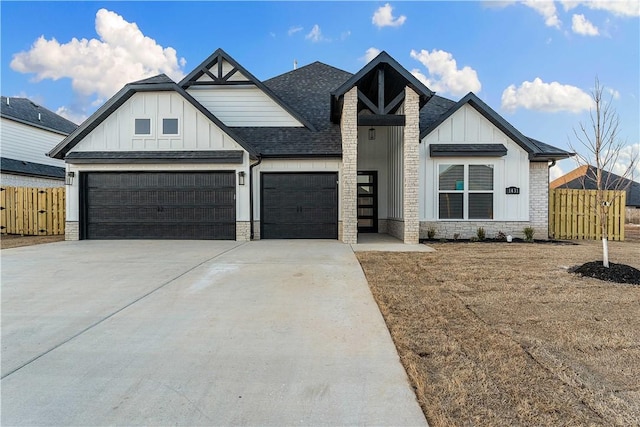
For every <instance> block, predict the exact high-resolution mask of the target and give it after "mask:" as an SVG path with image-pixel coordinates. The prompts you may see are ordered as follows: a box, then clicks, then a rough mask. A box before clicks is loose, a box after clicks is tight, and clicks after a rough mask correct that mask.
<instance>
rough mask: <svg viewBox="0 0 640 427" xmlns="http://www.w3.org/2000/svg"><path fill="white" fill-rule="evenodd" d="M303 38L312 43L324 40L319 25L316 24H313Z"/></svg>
mask: <svg viewBox="0 0 640 427" xmlns="http://www.w3.org/2000/svg"><path fill="white" fill-rule="evenodd" d="M305 39H307V40H311V41H312V42H314V43H317V42H319V41H322V40H324V37H323V36H322V31H321V30H320V26H319V25H318V24H316V25H314V26H313V28H312V29H311V31H309V34H307V35H306V36H305Z"/></svg>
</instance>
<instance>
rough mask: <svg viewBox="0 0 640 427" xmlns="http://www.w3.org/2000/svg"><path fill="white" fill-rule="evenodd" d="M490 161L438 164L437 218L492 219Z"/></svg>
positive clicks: (491, 166) (491, 167) (491, 174)
mask: <svg viewBox="0 0 640 427" xmlns="http://www.w3.org/2000/svg"><path fill="white" fill-rule="evenodd" d="M493 178H494V174H493V165H445V164H441V165H439V166H438V218H439V219H493Z"/></svg>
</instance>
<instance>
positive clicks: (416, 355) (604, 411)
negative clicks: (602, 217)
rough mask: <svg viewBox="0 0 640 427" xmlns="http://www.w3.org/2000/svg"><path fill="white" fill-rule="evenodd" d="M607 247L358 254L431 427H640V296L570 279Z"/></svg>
mask: <svg viewBox="0 0 640 427" xmlns="http://www.w3.org/2000/svg"><path fill="white" fill-rule="evenodd" d="M599 245H600V242H579V245H577V246H565V245H532V244H526V243H522V244H516V243H514V244H510V245H507V244H493V245H492V244H483V243H469V244H464V245H451V244H437V243H435V244H431V246H432V247H434V248H435V249H436V252H433V253H384V252H361V253H358V254H357V256H358V258H359V260H360V263H361V265H362V267H363V269H364V271H365V274H366V275H367V279H368V281H369V284H370V286H371V290H372V293H373V295H374V297H375V299H376V301H377V302H378V305H379V307H380V309H381V312H382V314H383V316H384V318H385V320H386V322H387V325H388V327H389V330H390V332H391V335H392V337H393V339H394V342H395V344H396V347H397V349H398V353H399V354H400V357H401V360H402V363H403V364H404V366H405V369H406V370H407V373H408V375H409V377H410V380H411V382H412V385H413V386H414V389H415V391H416V395H417V397H418V400H419V402H420V404H421V405H422V408H423V410H424V412H425V415H426V416H427V419H428V421H429V424H430V425H432V426H448V425H487V426H489V425H491V426H493V425H549V426H556V425H640V345H639V344H638V343H640V316H638V306H639V305H640V287H638V286H629V285H618V284H612V283H608V282H603V281H600V280H596V279H593V278H589V277H581V276H578V275H575V274H571V273H570V272H569V268H570V266H573V265H579V264H584V263H585V262H587V261H590V260H593V259H597V257H598V256H599V254H600V252H599V250H600V246H599ZM639 254H640V245H638V244H637V243H628V242H610V259H611V260H615V261H616V262H620V263H625V264H628V265H632V266H634V267H640V265H639V264H640V257H639V256H638V255H639Z"/></svg>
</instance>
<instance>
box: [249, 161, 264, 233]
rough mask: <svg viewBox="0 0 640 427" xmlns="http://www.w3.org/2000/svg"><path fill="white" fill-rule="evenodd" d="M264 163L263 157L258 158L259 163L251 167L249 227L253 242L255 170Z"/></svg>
mask: <svg viewBox="0 0 640 427" xmlns="http://www.w3.org/2000/svg"><path fill="white" fill-rule="evenodd" d="M260 163H262V157H260V156H258V161H257V162H255V163H254V164H252V165H251V166H249V227H250V230H251V233H250V237H249V239H251V240H253V234H254V230H253V168H255V167H256V166H258V165H259V164H260Z"/></svg>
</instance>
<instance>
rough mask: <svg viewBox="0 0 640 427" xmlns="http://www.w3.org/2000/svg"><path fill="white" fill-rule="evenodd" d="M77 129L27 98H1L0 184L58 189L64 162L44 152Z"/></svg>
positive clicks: (62, 180) (60, 185)
mask: <svg viewBox="0 0 640 427" xmlns="http://www.w3.org/2000/svg"><path fill="white" fill-rule="evenodd" d="M77 127H78V126H77V125H76V124H75V123H72V122H70V121H69V120H67V119H65V118H63V117H60V116H59V115H57V114H56V113H54V112H52V111H49V110H47V109H46V108H44V107H42V106H40V105H38V104H36V103H34V102H33V101H31V100H29V99H26V98H10V97H5V96H3V97H1V100H0V141H2V156H1V157H0V181H1V182H2V185H3V186H4V185H6V186H13V187H62V186H63V185H64V167H65V166H64V161H63V160H59V159H53V158H50V157H47V153H48V152H49V151H50V150H51V149H52V148H53V147H55V146H56V144H58V143H59V142H60V141H62V140H63V139H64V138H65V137H66V136H67V135H69V134H70V133H71V132H73V131H74V130H75V129H76V128H77Z"/></svg>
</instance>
